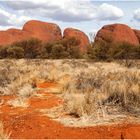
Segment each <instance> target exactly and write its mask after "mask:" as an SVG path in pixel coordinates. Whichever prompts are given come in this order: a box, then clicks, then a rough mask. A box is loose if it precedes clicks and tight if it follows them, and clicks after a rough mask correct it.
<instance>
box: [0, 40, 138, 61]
mask: <svg viewBox="0 0 140 140" xmlns="http://www.w3.org/2000/svg"><path fill="white" fill-rule="evenodd" d="M79 44H80V41H79V40H77V39H76V38H69V39H62V40H61V41H57V42H50V43H43V42H41V41H40V40H37V39H30V40H25V41H21V42H16V43H13V44H12V45H8V46H1V47H0V58H16V59H20V58H27V59H35V58H43V59H72V58H75V59H80V58H88V59H95V60H113V59H140V45H139V46H134V45H131V44H128V43H126V42H123V43H111V42H105V41H103V40H100V41H96V42H94V43H91V44H90V46H87V47H88V49H87V52H85V53H81V51H80V49H79V47H78V46H79Z"/></svg>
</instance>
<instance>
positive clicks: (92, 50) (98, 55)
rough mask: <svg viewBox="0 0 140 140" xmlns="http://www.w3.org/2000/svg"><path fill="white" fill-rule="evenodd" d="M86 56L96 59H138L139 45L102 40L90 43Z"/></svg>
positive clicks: (139, 56) (139, 54) (139, 57)
mask: <svg viewBox="0 0 140 140" xmlns="http://www.w3.org/2000/svg"><path fill="white" fill-rule="evenodd" d="M87 55H88V58H90V59H97V60H113V59H140V45H139V46H134V45H132V44H129V43H127V42H122V43H110V42H108V43H107V42H105V41H103V40H100V41H97V42H94V43H92V44H91V45H90V46H89V48H88V51H87Z"/></svg>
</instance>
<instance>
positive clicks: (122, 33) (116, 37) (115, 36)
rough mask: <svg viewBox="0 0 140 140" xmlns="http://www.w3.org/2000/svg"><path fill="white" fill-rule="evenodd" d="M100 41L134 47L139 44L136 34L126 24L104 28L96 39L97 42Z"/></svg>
mask: <svg viewBox="0 0 140 140" xmlns="http://www.w3.org/2000/svg"><path fill="white" fill-rule="evenodd" d="M98 40H104V41H106V42H127V43H130V44H133V45H138V44H139V40H138V38H137V36H136V34H135V32H134V31H133V30H132V29H131V28H130V27H129V26H127V25H124V24H112V25H106V26H103V27H102V29H101V30H99V31H98V33H97V35H96V37H95V41H98Z"/></svg>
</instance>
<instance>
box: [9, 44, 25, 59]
mask: <svg viewBox="0 0 140 140" xmlns="http://www.w3.org/2000/svg"><path fill="white" fill-rule="evenodd" d="M6 51H7V56H6V57H8V58H16V59H19V58H23V57H24V49H23V48H21V47H17V46H10V47H8V48H7V49H6Z"/></svg>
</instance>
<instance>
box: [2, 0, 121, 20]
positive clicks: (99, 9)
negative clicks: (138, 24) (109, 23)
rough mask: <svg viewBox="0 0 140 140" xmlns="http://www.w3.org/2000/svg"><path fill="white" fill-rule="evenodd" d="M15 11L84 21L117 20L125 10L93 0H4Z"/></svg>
mask: <svg viewBox="0 0 140 140" xmlns="http://www.w3.org/2000/svg"><path fill="white" fill-rule="evenodd" d="M3 3H4V4H6V5H7V6H8V7H9V8H11V9H12V10H13V11H15V10H17V11H22V12H23V13H22V16H24V17H25V16H27V17H33V18H47V19H48V18H49V19H51V20H57V21H62V22H82V21H90V20H101V21H104V20H117V19H119V18H121V17H123V15H124V14H123V11H122V10H121V9H119V8H118V7H116V6H113V5H109V4H107V3H104V4H102V5H100V6H96V5H94V4H93V2H92V1H91V0H86V1H85V0H80V1H79V0H39V1H38V0H28V1H27V0H22V1H21V0H20V1H13V0H9V1H6V2H3Z"/></svg>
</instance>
